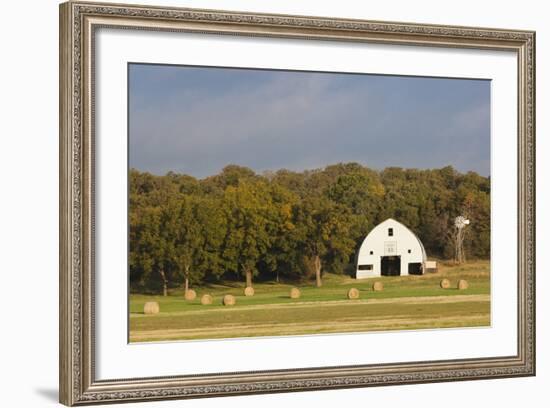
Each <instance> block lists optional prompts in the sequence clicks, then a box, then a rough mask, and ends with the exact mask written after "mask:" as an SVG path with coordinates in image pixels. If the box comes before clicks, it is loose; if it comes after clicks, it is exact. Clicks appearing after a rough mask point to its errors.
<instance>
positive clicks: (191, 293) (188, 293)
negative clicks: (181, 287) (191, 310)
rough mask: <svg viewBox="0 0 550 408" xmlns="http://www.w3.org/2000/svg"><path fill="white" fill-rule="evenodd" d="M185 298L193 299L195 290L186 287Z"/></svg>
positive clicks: (195, 295)
mask: <svg viewBox="0 0 550 408" xmlns="http://www.w3.org/2000/svg"><path fill="white" fill-rule="evenodd" d="M184 296H185V300H195V298H196V297H197V292H195V291H194V290H193V289H188V290H187V291H186V292H185V295H184Z"/></svg>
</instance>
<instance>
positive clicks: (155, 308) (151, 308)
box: [143, 302, 160, 314]
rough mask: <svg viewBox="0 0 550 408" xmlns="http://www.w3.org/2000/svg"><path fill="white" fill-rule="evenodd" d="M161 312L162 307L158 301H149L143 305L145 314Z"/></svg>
mask: <svg viewBox="0 0 550 408" xmlns="http://www.w3.org/2000/svg"><path fill="white" fill-rule="evenodd" d="M158 312H160V307H159V304H158V303H157V302H147V303H145V306H143V313H145V314H157V313H158Z"/></svg>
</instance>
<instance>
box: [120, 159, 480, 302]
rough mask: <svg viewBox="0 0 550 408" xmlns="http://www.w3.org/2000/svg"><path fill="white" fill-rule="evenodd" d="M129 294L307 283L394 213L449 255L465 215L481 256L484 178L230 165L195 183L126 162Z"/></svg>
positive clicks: (349, 262)
mask: <svg viewBox="0 0 550 408" xmlns="http://www.w3.org/2000/svg"><path fill="white" fill-rule="evenodd" d="M129 190H130V196H129V241H130V248H129V270H130V285H131V286H130V287H131V290H132V291H135V292H141V293H164V294H165V295H166V294H167V291H168V289H169V288H171V287H178V286H183V287H184V288H185V290H188V289H189V287H190V285H202V284H206V283H213V282H218V281H221V280H243V281H244V282H245V284H246V286H252V285H253V280H257V279H260V280H276V281H280V280H285V281H309V280H311V281H315V282H316V284H317V285H318V286H320V285H321V284H322V275H323V273H324V272H331V273H336V274H342V273H352V271H353V270H354V261H355V259H354V258H355V254H356V252H357V250H358V248H359V246H360V244H361V241H362V239H363V238H364V237H365V236H366V235H367V233H368V232H369V231H370V230H371V229H372V228H373V227H374V226H376V225H377V224H378V223H380V222H382V221H384V220H385V219H387V218H390V217H391V218H394V219H396V220H398V221H400V222H402V223H403V224H405V225H406V226H407V227H409V228H410V229H411V230H412V231H414V232H415V233H416V234H417V235H418V236H419V238H420V239H421V240H422V242H423V244H424V246H425V248H426V251H427V253H428V256H429V257H437V258H444V259H449V258H452V256H453V253H454V247H453V239H452V228H453V222H454V219H455V217H456V216H458V215H465V216H467V217H468V218H469V219H470V220H471V224H470V225H469V226H468V230H467V233H466V235H465V238H464V242H463V245H464V249H465V252H466V254H467V255H468V257H470V258H488V257H489V254H490V179H489V178H488V177H483V176H480V175H479V174H477V173H475V172H468V173H465V174H462V173H459V172H458V171H456V170H455V169H453V168H452V167H450V166H449V167H444V168H441V169H430V170H418V169H403V168H398V167H389V168H386V169H384V170H382V171H376V170H373V169H370V168H367V167H364V166H362V165H360V164H357V163H340V164H335V165H330V166H327V167H325V168H322V169H315V170H305V171H303V172H294V171H290V170H284V169H283V170H279V171H276V172H264V173H262V174H257V173H255V172H254V171H253V170H251V169H249V168H246V167H241V166H237V165H229V166H227V167H225V168H224V169H223V170H222V171H221V172H220V173H219V174H217V175H214V176H211V177H207V178H204V179H197V178H194V177H192V176H189V175H185V174H177V173H174V172H169V173H167V174H166V175H164V176H158V175H153V174H150V173H147V172H140V171H138V170H135V169H132V170H130V174H129Z"/></svg>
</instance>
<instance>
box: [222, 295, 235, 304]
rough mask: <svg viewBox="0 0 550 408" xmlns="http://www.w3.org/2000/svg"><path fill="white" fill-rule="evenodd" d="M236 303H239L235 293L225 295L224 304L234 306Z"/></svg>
mask: <svg viewBox="0 0 550 408" xmlns="http://www.w3.org/2000/svg"><path fill="white" fill-rule="evenodd" d="M235 303H237V299H235V296H233V295H225V296H224V297H223V304H224V306H233V305H234V304H235Z"/></svg>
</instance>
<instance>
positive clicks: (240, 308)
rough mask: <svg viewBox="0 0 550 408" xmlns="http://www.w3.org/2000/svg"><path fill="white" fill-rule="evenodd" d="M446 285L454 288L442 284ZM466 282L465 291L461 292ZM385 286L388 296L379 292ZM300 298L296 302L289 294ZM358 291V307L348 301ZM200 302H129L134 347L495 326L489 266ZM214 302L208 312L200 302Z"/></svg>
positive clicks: (226, 289)
mask: <svg viewBox="0 0 550 408" xmlns="http://www.w3.org/2000/svg"><path fill="white" fill-rule="evenodd" d="M443 278H447V279H449V280H450V281H451V285H452V286H451V288H450V289H441V288H440V286H439V282H440V281H441V279H443ZM459 279H466V280H467V281H468V284H469V287H468V289H466V290H458V289H456V284H457V282H458V280H459ZM375 281H380V282H382V283H383V284H384V290H383V291H381V292H375V291H373V290H372V284H373V283H374V282H375ZM295 286H296V287H299V289H300V291H301V297H300V298H299V299H291V298H290V296H289V292H290V289H291V288H292V287H295ZM350 288H357V289H359V291H360V298H359V299H358V300H349V299H347V296H346V295H347V291H348V290H349V289H350ZM194 290H196V292H197V298H196V299H195V300H193V301H186V300H185V299H184V298H183V291H182V290H172V291H171V292H170V293H169V296H166V297H163V296H147V295H138V294H131V295H130V342H146V341H169V340H192V339H215V338H232V337H255V336H283V335H300V334H315V333H342V332H364V331H376V330H406V329H428V328H447V327H475V326H489V325H490V266H489V261H476V262H468V263H466V264H464V265H461V266H453V265H450V264H446V263H443V262H440V263H439V272H438V273H434V274H427V275H424V276H403V277H378V278H371V279H364V280H355V279H352V278H350V277H347V276H337V275H326V276H325V277H324V279H323V286H322V287H321V288H316V287H315V286H314V284H313V283H311V284H310V285H308V284H300V285H293V284H279V283H274V282H272V283H257V284H255V285H254V290H255V295H254V296H251V297H245V296H244V284H239V283H237V282H231V283H229V284H227V285H212V286H209V287H195V288H194ZM205 293H208V294H210V295H212V296H213V298H214V301H213V303H212V304H211V305H201V303H200V297H201V296H202V295H203V294H205ZM225 294H232V295H234V296H236V298H237V303H236V305H235V306H223V305H222V303H221V301H222V297H223V296H224V295H225ZM148 301H156V302H158V303H159V305H160V313H159V314H157V315H145V314H144V313H143V306H144V304H145V302H148Z"/></svg>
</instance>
